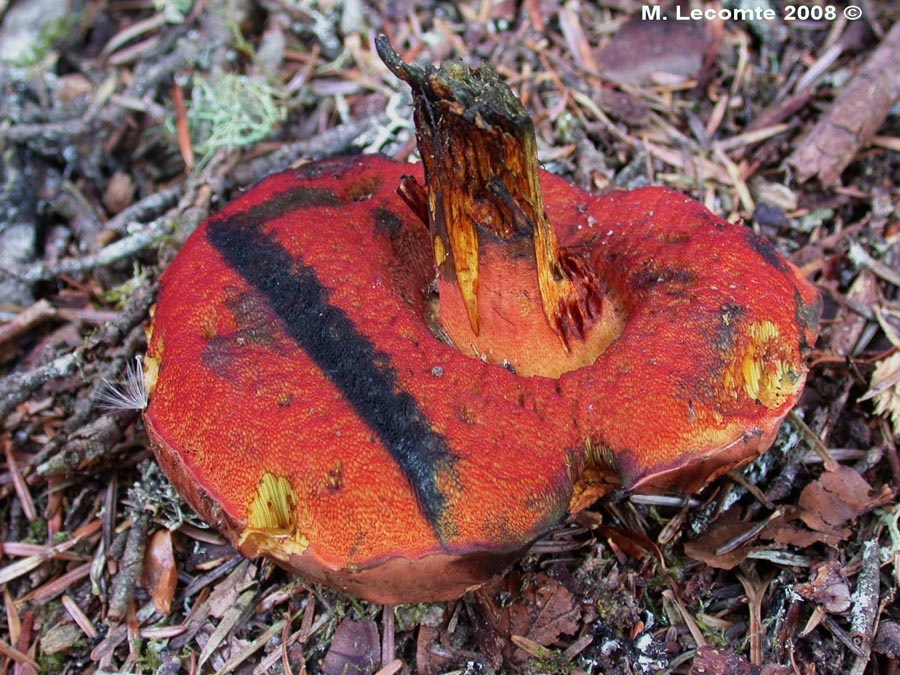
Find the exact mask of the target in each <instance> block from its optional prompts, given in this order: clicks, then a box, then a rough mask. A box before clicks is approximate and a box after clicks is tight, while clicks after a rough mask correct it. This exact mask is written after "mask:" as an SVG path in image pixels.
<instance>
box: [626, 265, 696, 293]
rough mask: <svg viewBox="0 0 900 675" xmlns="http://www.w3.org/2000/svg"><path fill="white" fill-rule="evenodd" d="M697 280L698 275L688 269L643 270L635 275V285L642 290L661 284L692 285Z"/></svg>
mask: <svg viewBox="0 0 900 675" xmlns="http://www.w3.org/2000/svg"><path fill="white" fill-rule="evenodd" d="M696 280H697V277H696V275H695V274H694V273H693V272H691V271H690V270H686V269H672V268H671V267H665V268H662V269H646V270H641V271H640V272H638V273H637V274H635V275H634V287H635V288H636V289H637V290H640V291H646V290H649V289H651V288H653V287H655V286H659V285H661V284H676V285H678V286H682V287H684V286H690V285H692V284H694V283H695V282H696Z"/></svg>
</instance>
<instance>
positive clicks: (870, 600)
mask: <svg viewBox="0 0 900 675" xmlns="http://www.w3.org/2000/svg"><path fill="white" fill-rule="evenodd" d="M880 553H881V547H880V546H879V545H878V541H877V540H871V539H870V540H868V541H866V543H865V544H863V551H862V569H861V570H860V573H859V577H858V578H857V580H856V590H855V591H854V592H853V597H852V600H851V607H850V637H851V639H852V640H853V642H854V643H855V644H856V645H857V646H858V647H859V648H860V649H861V650H862V651H863V652H864V654H865V655H864V656H857V657H856V660H855V661H854V663H853V668H852V669H851V671H850V674H851V675H862V673H863V671H864V670H865V668H866V664H867V663H868V662H869V656H870V654H871V651H872V640H873V639H874V636H875V619H876V617H877V615H878V605H879V601H880V598H881V589H880V579H879V573H880V569H881V560H880Z"/></svg>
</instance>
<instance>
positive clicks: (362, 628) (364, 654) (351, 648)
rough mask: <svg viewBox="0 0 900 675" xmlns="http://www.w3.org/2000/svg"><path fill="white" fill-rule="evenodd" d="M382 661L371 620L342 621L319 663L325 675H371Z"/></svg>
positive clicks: (376, 630)
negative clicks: (322, 659)
mask: <svg viewBox="0 0 900 675" xmlns="http://www.w3.org/2000/svg"><path fill="white" fill-rule="evenodd" d="M380 660H381V642H380V640H379V639H378V628H377V626H376V625H375V622H374V621H373V620H372V619H366V620H365V621H353V620H352V619H344V620H343V621H341V623H340V624H339V625H338V627H337V630H336V631H334V638H332V640H331V648H330V649H329V650H328V653H327V654H326V655H325V661H324V662H323V663H322V672H323V673H325V675H372V673H374V672H375V671H376V670H377V669H378V663H379V661H380Z"/></svg>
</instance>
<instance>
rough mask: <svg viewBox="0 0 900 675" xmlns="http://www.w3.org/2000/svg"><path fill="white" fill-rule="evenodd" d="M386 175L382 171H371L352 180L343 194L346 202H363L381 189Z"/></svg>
mask: <svg viewBox="0 0 900 675" xmlns="http://www.w3.org/2000/svg"><path fill="white" fill-rule="evenodd" d="M383 182H384V177H383V176H382V175H381V174H380V173H374V172H369V173H366V174H363V175H361V176H359V177H357V179H356V180H350V181H349V184H348V185H347V187H346V188H345V189H344V191H343V194H342V195H341V197H342V199H343V201H344V202H347V203H349V202H363V201H365V200H367V199H370V198H371V197H372V195H374V194H375V193H376V192H378V190H379V189H381V184H382V183H383Z"/></svg>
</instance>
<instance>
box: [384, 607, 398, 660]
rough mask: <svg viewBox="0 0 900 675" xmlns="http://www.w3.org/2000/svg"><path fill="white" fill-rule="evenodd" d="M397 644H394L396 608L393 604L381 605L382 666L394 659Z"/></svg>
mask: <svg viewBox="0 0 900 675" xmlns="http://www.w3.org/2000/svg"><path fill="white" fill-rule="evenodd" d="M395 651H396V646H395V644H394V608H393V606H392V605H382V606H381V667H382V668H384V667H385V666H387V665H388V664H389V663H390V662H391V661H393V660H394V653H395Z"/></svg>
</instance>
